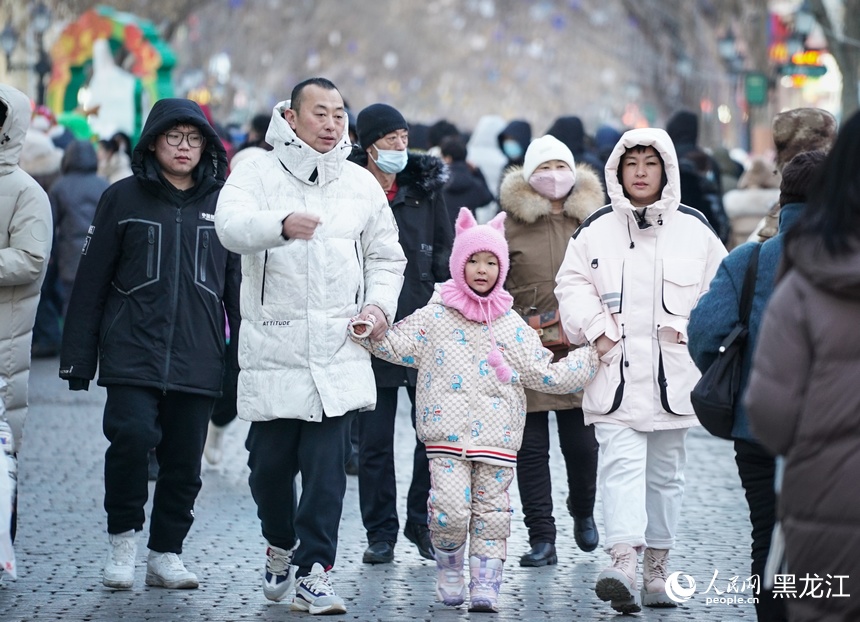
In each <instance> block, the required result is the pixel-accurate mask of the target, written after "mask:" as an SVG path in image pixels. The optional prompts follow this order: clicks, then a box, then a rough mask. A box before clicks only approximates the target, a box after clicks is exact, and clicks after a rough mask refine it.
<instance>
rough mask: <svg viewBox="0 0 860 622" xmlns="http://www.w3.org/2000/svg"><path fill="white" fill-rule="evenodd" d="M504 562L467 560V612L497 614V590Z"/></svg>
mask: <svg viewBox="0 0 860 622" xmlns="http://www.w3.org/2000/svg"><path fill="white" fill-rule="evenodd" d="M504 566H505V562H504V560H502V559H498V558H489V559H488V558H486V557H475V556H474V555H473V556H471V557H470V558H469V574H470V575H471V579H472V580H471V581H469V611H489V612H492V613H496V612H498V610H499V608H498V605H497V603H498V600H499V590H500V589H501V587H502V569H503V568H504Z"/></svg>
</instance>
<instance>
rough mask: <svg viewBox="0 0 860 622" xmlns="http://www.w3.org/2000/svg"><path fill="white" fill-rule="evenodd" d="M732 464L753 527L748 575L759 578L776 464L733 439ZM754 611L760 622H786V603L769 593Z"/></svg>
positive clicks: (770, 517) (768, 537)
mask: <svg viewBox="0 0 860 622" xmlns="http://www.w3.org/2000/svg"><path fill="white" fill-rule="evenodd" d="M735 462H736V463H737V465H738V474H739V475H740V477H741V484H742V485H743V487H744V491H745V493H746V498H747V505H748V506H749V509H750V522H751V523H752V565H751V567H750V572H751V573H752V574H754V575H758V576H759V578H762V577H763V576H764V566H765V564H766V563H767V555H768V553H769V552H770V540H771V536H772V534H773V526H774V523H775V522H776V492H775V491H774V488H773V483H774V472H775V469H776V461H775V459H774V458H773V456H771V455H770V454H769V453H767V451H766V450H765V449H764V447H762V446H761V445H759V444H758V443H752V442H749V441H744V440H739V439H736V440H735ZM755 609H756V615H757V617H758V620H759V622H771V621H774V622H782V621H784V620H788V615H787V614H786V605H785V599H783V598H773V593H772V592H771V591H770V590H768V591H765V590H761V593H760V594H759V597H758V603H757V604H756V607H755Z"/></svg>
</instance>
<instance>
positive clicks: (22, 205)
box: [0, 84, 53, 452]
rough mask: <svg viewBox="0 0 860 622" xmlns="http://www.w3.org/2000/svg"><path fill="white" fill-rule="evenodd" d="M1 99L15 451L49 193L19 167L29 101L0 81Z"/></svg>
mask: <svg viewBox="0 0 860 622" xmlns="http://www.w3.org/2000/svg"><path fill="white" fill-rule="evenodd" d="M0 101H2V103H3V105H4V106H5V107H6V109H7V114H6V119H5V121H4V122H3V124H2V126H0V380H3V381H4V382H5V383H6V386H5V387H3V386H2V383H0V399H2V400H3V403H4V406H5V409H6V418H7V419H8V420H9V425H10V426H11V428H12V436H13V438H14V440H15V446H16V447H15V451H16V452H17V448H18V446H19V444H20V442H21V432H22V431H23V428H24V419H25V417H26V415H27V387H28V382H29V378H30V342H31V341H32V337H33V323H34V322H35V320H36V307H37V306H38V304H39V293H40V289H41V287H42V281H43V280H44V278H45V270H46V269H47V267H48V257H49V256H50V254H51V230H52V229H53V224H52V219H51V204H50V202H49V201H48V195H47V194H45V191H44V190H42V188H41V186H39V184H38V183H36V181H34V180H33V178H32V177H30V176H29V175H28V174H27V173H25V172H24V171H22V170H21V169H20V168H18V161H19V158H20V156H21V151H22V148H23V144H24V135H25V134H26V132H27V128H28V127H29V125H30V100H29V99H28V98H27V96H26V95H24V94H23V93H22V92H21V91H19V90H17V89H14V88H12V87H10V86H7V85H4V84H0ZM0 412H2V409H0ZM0 418H2V416H0Z"/></svg>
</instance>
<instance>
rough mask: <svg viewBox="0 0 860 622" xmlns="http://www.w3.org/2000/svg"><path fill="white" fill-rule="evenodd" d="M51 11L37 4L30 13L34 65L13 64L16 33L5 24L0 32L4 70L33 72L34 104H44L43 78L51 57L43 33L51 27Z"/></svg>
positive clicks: (39, 3)
mask: <svg viewBox="0 0 860 622" xmlns="http://www.w3.org/2000/svg"><path fill="white" fill-rule="evenodd" d="M51 17H52V16H51V9H49V8H48V6H47V5H46V4H45V3H43V2H37V3H36V5H35V6H34V7H33V10H32V12H31V13H30V28H31V29H32V31H33V33H34V34H35V35H36V45H37V56H36V62H35V63H32V64H31V63H13V62H12V53H13V52H14V51H15V48H16V47H17V46H18V31H17V30H15V27H14V26H12V24H7V25H6V27H5V28H4V29H3V32H0V47H2V48H3V51H4V52H5V53H6V68H7V69H8V70H10V71H33V72H34V73H35V74H36V103H37V104H39V105H40V106H41V105H43V104H44V103H45V77H46V76H48V75H49V74H50V73H51V57H50V56H49V55H48V51H47V50H46V49H45V31H47V30H48V28H49V27H50V25H51Z"/></svg>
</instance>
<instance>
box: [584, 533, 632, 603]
mask: <svg viewBox="0 0 860 622" xmlns="http://www.w3.org/2000/svg"><path fill="white" fill-rule="evenodd" d="M609 554H610V555H611V556H612V565H611V566H609V567H608V568H605V569H604V570H603V571H602V572H601V573H600V574H599V575H597V584H596V585H595V586H594V592H595V593H596V594H597V597H598V598H599V599H600V600H608V601H610V603H609V604H610V606H611V607H612V608H613V609H615V611H619V612H621V613H637V612H639V611H642V606H641V604H640V600H639V590H637V589H636V565H637V563H638V561H639V554H638V553H637V552H636V549H634V548H633V547H632V546H630V545H629V544H616V545H615V546H613V547H612V550H610V551H609Z"/></svg>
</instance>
